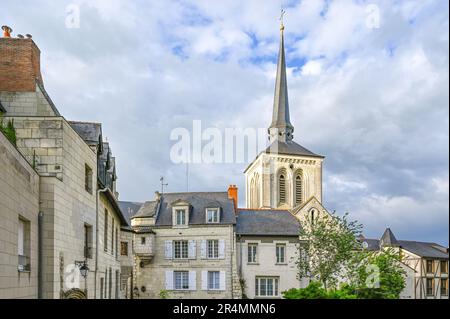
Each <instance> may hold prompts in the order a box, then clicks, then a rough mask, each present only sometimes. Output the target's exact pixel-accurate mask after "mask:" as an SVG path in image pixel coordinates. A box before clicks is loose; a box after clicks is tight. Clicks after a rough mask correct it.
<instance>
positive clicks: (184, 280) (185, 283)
mask: <svg viewBox="0 0 450 319" xmlns="http://www.w3.org/2000/svg"><path fill="white" fill-rule="evenodd" d="M177 275H179V276H180V278H179V279H180V280H179V283H180V288H178V287H177ZM173 290H181V291H182V290H189V271H186V270H175V271H174V272H173Z"/></svg>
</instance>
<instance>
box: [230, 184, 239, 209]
mask: <svg viewBox="0 0 450 319" xmlns="http://www.w3.org/2000/svg"><path fill="white" fill-rule="evenodd" d="M228 198H229V199H232V200H233V201H234V208H237V207H238V188H237V187H236V185H230V186H229V187H228Z"/></svg>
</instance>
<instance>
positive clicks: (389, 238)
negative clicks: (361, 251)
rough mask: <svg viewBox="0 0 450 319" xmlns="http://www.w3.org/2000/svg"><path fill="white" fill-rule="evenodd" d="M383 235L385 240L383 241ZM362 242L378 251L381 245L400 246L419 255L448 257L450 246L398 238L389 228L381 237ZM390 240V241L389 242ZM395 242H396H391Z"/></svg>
mask: <svg viewBox="0 0 450 319" xmlns="http://www.w3.org/2000/svg"><path fill="white" fill-rule="evenodd" d="M383 237H384V239H385V241H383ZM360 240H361V242H362V243H363V245H364V243H366V247H365V248H366V249H368V250H372V251H377V250H380V247H381V246H384V247H392V246H394V247H400V248H402V249H405V250H407V251H409V252H411V253H413V254H415V255H417V256H419V257H423V258H436V259H448V248H446V247H444V246H441V245H439V244H436V243H429V242H421V241H411V240H397V239H396V238H395V236H394V234H393V233H392V231H391V230H390V229H389V228H387V229H386V230H385V232H384V234H383V236H382V238H381V239H370V238H361V239H360ZM387 242H388V243H387ZM389 242H393V243H394V244H389Z"/></svg>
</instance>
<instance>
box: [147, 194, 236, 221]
mask: <svg viewBox="0 0 450 319" xmlns="http://www.w3.org/2000/svg"><path fill="white" fill-rule="evenodd" d="M178 200H182V201H185V202H188V203H189V204H190V205H191V209H190V211H189V225H205V224H206V208H213V207H220V210H221V212H220V222H219V224H221V225H233V224H235V223H236V216H235V208H234V202H233V200H232V199H229V198H228V193H227V192H191V193H167V194H163V195H161V203H160V205H159V212H158V216H157V219H156V226H171V225H172V203H174V202H176V201H178ZM149 205H150V204H149ZM208 225H210V226H212V225H211V224H208Z"/></svg>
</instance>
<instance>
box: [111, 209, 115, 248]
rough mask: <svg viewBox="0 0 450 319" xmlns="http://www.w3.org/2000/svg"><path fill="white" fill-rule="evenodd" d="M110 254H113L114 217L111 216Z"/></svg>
mask: <svg viewBox="0 0 450 319" xmlns="http://www.w3.org/2000/svg"><path fill="white" fill-rule="evenodd" d="M111 222H112V227H111V255H114V218H111Z"/></svg>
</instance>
